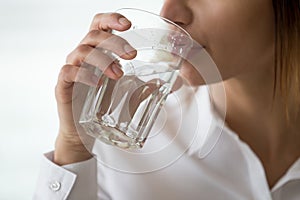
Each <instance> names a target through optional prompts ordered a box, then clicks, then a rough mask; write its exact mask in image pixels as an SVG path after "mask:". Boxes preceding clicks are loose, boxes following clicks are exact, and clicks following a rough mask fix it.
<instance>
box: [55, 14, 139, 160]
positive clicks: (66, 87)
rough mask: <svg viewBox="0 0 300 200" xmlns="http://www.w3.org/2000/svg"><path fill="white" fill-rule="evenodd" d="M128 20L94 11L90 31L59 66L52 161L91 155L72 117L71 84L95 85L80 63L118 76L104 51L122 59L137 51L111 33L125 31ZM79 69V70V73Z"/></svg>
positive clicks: (120, 73) (92, 76)
mask: <svg viewBox="0 0 300 200" xmlns="http://www.w3.org/2000/svg"><path fill="white" fill-rule="evenodd" d="M130 26H131V23H130V22H129V21H128V20H127V19H126V18H125V17H123V16H122V15H120V14H117V13H105V14H97V15H96V16H95V17H94V19H93V22H92V24H91V27H90V30H89V33H88V34H87V35H86V36H85V37H84V39H83V40H82V41H81V42H80V44H79V45H78V46H77V48H75V49H74V50H73V51H72V52H71V53H70V54H69V55H68V57H67V61H66V65H64V66H63V67H62V68H61V71H60V74H59V77H58V82H57V85H56V88H55V96H56V101H57V107H58V114H59V121H60V126H59V133H58V136H57V139H56V142H55V151H54V162H55V163H56V164H58V165H65V164H69V163H75V162H80V161H84V160H87V159H89V158H91V157H92V155H91V154H90V152H89V151H88V150H87V149H86V147H85V144H84V143H83V142H82V140H81V139H80V137H79V133H78V130H77V129H76V123H77V122H76V121H75V120H74V117H73V110H72V103H73V87H74V83H75V82H80V83H83V84H86V85H90V86H96V85H97V81H98V77H96V75H94V74H93V73H91V72H89V71H87V70H84V69H83V68H82V67H81V66H82V64H88V65H92V66H97V67H98V68H99V69H100V70H101V71H103V73H104V74H105V75H106V76H108V77H110V78H112V79H118V78H120V77H121V76H122V74H123V72H122V70H121V69H120V66H119V64H118V62H115V61H114V60H113V58H112V57H111V56H109V55H107V54H106V53H105V52H113V53H114V54H117V55H118V56H120V57H121V58H123V59H133V58H134V57H135V56H136V51H135V50H134V49H133V48H132V47H131V46H130V45H129V44H128V43H127V42H126V41H125V40H124V39H122V38H120V37H118V36H115V35H113V34H111V30H117V31H125V30H127V29H129V28H130ZM79 71H80V73H79Z"/></svg>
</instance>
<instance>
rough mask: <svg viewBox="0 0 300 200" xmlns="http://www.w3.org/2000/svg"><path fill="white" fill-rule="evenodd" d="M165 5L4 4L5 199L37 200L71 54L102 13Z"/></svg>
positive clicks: (1, 187)
mask: <svg viewBox="0 0 300 200" xmlns="http://www.w3.org/2000/svg"><path fill="white" fill-rule="evenodd" d="M162 2H163V0H151V1H141V0H114V1H107V0H90V1H86V0H73V1H60V0H52V1H45V0H26V1H21V0H19V1H17V0H2V1H0V16H1V17H0V67H1V72H0V89H1V98H0V111H1V114H0V121H1V122H0V200H14V199H16V200H20V199H22V200H25V199H31V198H32V194H33V191H34V188H35V185H36V179H37V176H38V172H39V165H40V160H41V156H42V154H43V153H45V152H48V151H51V150H53V146H54V141H55V137H56V134H57V130H58V117H57V113H56V103H55V97H54V87H55V84H56V80H57V75H58V73H59V70H60V68H61V66H63V64H64V62H65V57H66V55H67V54H68V53H69V52H70V51H71V50H72V49H73V48H74V47H76V45H77V44H78V42H79V41H80V40H81V39H82V38H83V36H84V35H85V34H86V33H87V30H88V27H89V25H90V22H91V19H92V18H93V16H94V15H95V14H96V13H98V12H107V11H109V12H111V11H114V10H116V9H118V8H121V7H137V8H142V9H147V10H149V11H153V12H156V13H159V10H160V8H161V5H162Z"/></svg>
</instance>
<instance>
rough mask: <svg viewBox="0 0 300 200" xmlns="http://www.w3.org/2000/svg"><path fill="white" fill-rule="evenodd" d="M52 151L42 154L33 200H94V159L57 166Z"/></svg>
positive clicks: (95, 186)
mask: <svg viewBox="0 0 300 200" xmlns="http://www.w3.org/2000/svg"><path fill="white" fill-rule="evenodd" d="M52 160H53V151H52V152H49V153H46V154H44V157H43V159H42V162H41V168H40V173H39V177H38V181H37V186H36V190H35V193H34V198H33V199H45V200H48V199H49V200H50V199H51V200H52V199H55V200H56V199H58V200H61V199H62V200H63V199H67V198H68V199H96V195H97V168H96V164H97V163H96V161H95V159H94V158H91V159H89V160H86V161H83V162H78V163H74V164H68V165H64V166H58V165H56V164H55V163H53V162H52Z"/></svg>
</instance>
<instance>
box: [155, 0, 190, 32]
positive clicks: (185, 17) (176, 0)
mask: <svg viewBox="0 0 300 200" xmlns="http://www.w3.org/2000/svg"><path fill="white" fill-rule="evenodd" d="M160 15H161V16H162V17H164V18H167V19H169V20H171V21H173V22H175V23H176V24H178V25H179V26H181V27H183V28H184V27H186V26H187V25H188V24H190V23H191V22H192V20H193V14H192V11H191V10H190V9H189V8H188V7H187V5H186V4H185V0H165V1H164V5H163V7H162V9H161V11H160Z"/></svg>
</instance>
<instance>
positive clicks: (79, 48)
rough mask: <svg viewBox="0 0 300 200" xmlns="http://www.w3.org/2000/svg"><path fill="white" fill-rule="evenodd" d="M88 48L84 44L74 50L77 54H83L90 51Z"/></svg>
mask: <svg viewBox="0 0 300 200" xmlns="http://www.w3.org/2000/svg"><path fill="white" fill-rule="evenodd" d="M90 48H91V47H90V46H89V45H86V44H80V45H79V46H78V47H77V48H76V51H77V52H78V53H79V54H84V53H86V52H88V51H89V50H90Z"/></svg>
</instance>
